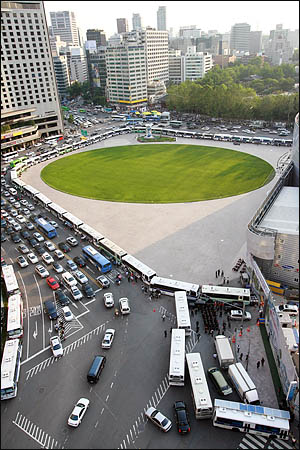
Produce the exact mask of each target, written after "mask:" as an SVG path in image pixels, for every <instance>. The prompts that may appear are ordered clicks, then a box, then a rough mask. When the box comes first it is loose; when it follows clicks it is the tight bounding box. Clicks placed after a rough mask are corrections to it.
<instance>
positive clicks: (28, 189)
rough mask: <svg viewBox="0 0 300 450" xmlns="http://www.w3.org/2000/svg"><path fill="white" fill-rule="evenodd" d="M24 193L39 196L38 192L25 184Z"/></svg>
mask: <svg viewBox="0 0 300 450" xmlns="http://www.w3.org/2000/svg"><path fill="white" fill-rule="evenodd" d="M24 189H25V191H27V192H30V194H33V195H36V194H39V193H40V192H39V191H38V190H37V189H35V188H34V187H32V186H30V185H29V184H26V186H24Z"/></svg>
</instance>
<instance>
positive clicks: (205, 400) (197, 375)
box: [186, 353, 212, 409]
mask: <svg viewBox="0 0 300 450" xmlns="http://www.w3.org/2000/svg"><path fill="white" fill-rule="evenodd" d="M186 362H187V365H188V369H189V374H190V379H191V386H192V391H193V397H194V401H195V406H196V409H201V408H212V401H211V397H210V393H209V389H208V385H207V381H206V376H205V370H204V368H203V364H202V360H201V356H200V353H187V354H186Z"/></svg>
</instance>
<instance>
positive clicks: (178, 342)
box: [168, 328, 185, 386]
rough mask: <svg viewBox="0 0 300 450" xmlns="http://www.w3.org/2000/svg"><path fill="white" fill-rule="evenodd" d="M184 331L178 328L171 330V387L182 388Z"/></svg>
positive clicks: (169, 377)
mask: <svg viewBox="0 0 300 450" xmlns="http://www.w3.org/2000/svg"><path fill="white" fill-rule="evenodd" d="M184 358H185V331H184V330H183V329H179V328H173V329H172V335H171V348H170V365H169V375H168V379H169V384H170V385H171V386H184V363H185V359H184Z"/></svg>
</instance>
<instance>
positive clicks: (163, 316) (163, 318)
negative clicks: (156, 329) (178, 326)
mask: <svg viewBox="0 0 300 450" xmlns="http://www.w3.org/2000/svg"><path fill="white" fill-rule="evenodd" d="M161 318H162V320H163V322H164V321H165V318H166V315H165V313H163V315H162V316H161Z"/></svg>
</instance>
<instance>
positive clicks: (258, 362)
mask: <svg viewBox="0 0 300 450" xmlns="http://www.w3.org/2000/svg"><path fill="white" fill-rule="evenodd" d="M259 366H260V361H257V363H256V367H257V369H259Z"/></svg>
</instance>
